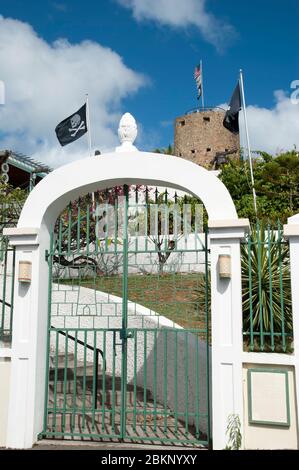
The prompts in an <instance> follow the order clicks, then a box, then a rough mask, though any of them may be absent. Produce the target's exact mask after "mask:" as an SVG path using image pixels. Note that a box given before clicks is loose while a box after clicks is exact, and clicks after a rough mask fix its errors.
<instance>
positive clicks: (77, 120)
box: [69, 114, 85, 137]
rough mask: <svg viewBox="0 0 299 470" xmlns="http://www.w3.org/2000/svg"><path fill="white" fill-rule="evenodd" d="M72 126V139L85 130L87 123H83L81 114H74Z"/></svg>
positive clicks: (70, 130)
mask: <svg viewBox="0 0 299 470" xmlns="http://www.w3.org/2000/svg"><path fill="white" fill-rule="evenodd" d="M71 126H72V127H71V129H69V132H71V137H76V135H77V134H78V132H79V131H81V130H85V122H84V121H81V116H80V114H74V116H72V117H71Z"/></svg>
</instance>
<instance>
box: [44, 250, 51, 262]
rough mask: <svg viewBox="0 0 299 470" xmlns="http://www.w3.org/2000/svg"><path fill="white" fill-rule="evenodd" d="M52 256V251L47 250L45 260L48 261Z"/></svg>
mask: <svg viewBox="0 0 299 470" xmlns="http://www.w3.org/2000/svg"><path fill="white" fill-rule="evenodd" d="M49 258H50V253H49V250H46V251H45V260H46V261H47V262H48V259H49Z"/></svg>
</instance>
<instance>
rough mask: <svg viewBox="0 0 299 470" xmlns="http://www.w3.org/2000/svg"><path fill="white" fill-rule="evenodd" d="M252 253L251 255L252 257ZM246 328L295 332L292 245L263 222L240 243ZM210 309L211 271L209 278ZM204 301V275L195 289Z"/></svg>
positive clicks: (244, 323)
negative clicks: (291, 270) (290, 266)
mask: <svg viewBox="0 0 299 470" xmlns="http://www.w3.org/2000/svg"><path fill="white" fill-rule="evenodd" d="M249 255H250V256H249ZM241 272H242V303H243V331H244V332H249V331H252V332H261V331H262V332H263V333H271V332H272V333H281V332H282V327H283V326H284V332H285V333H286V334H288V333H291V332H292V299H291V276H290V269H289V248H288V244H287V243H284V241H283V240H282V238H281V234H280V232H279V231H278V232H277V231H274V230H271V229H270V228H268V227H267V226H265V225H264V224H262V225H257V227H253V228H252V230H251V235H250V238H248V240H247V242H246V243H242V245H241ZM208 288H209V293H208V294H209V310H210V297H211V296H210V272H209V278H208ZM195 296H196V299H197V301H198V302H199V303H200V304H202V303H203V302H204V296H205V277H204V276H202V277H200V279H199V284H198V287H197V289H196V292H195Z"/></svg>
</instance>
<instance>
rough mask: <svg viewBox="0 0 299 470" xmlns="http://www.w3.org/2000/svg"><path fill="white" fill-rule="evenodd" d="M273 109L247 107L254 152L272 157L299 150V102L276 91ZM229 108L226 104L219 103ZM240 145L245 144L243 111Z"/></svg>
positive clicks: (251, 143)
mask: <svg viewBox="0 0 299 470" xmlns="http://www.w3.org/2000/svg"><path fill="white" fill-rule="evenodd" d="M274 101H275V104H274V106H273V107H272V108H260V107H259V106H256V105H255V106H247V108H246V111H247V121H248V130H249V137H250V146H251V148H252V150H263V151H266V152H268V153H271V154H272V155H276V154H277V153H279V152H281V151H287V150H291V149H292V148H294V145H296V147H297V148H298V149H299V103H298V104H293V103H292V101H291V97H290V96H289V95H287V94H286V93H285V92H284V91H282V90H276V91H274ZM219 107H220V108H223V109H227V108H228V105H227V103H224V104H220V105H219ZM240 138H241V145H242V146H243V147H247V145H246V135H245V124H244V115H243V112H242V111H241V112H240Z"/></svg>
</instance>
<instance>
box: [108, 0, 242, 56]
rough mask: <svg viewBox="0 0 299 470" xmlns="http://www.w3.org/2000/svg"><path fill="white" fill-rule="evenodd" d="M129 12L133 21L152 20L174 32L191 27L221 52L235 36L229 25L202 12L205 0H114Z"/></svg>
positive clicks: (204, 9)
mask: <svg viewBox="0 0 299 470" xmlns="http://www.w3.org/2000/svg"><path fill="white" fill-rule="evenodd" d="M117 2H118V3H119V4H120V5H122V6H124V7H126V8H128V9H131V10H132V12H133V16H134V18H135V19H136V20H137V21H143V20H153V21H155V22H157V23H161V24H162V25H167V26H172V27H174V28H187V27H190V26H195V27H196V28H198V29H199V31H200V32H201V34H202V36H203V37H204V39H205V40H206V41H208V42H210V43H211V44H213V45H214V46H215V47H216V48H217V49H218V50H222V49H223V48H224V47H225V45H227V44H228V43H229V42H230V40H232V39H233V38H234V37H235V36H236V32H235V30H234V28H233V26H231V25H230V24H228V23H226V22H225V21H222V20H220V19H218V18H216V17H215V16H214V15H213V14H212V13H209V12H207V11H206V0H117Z"/></svg>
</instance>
